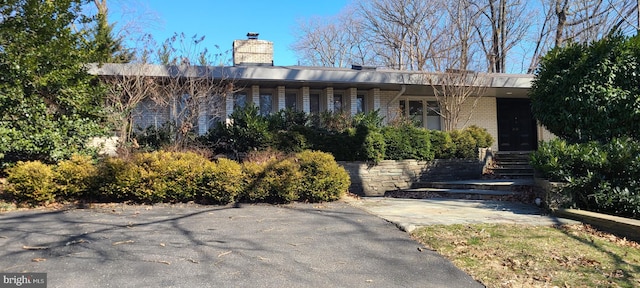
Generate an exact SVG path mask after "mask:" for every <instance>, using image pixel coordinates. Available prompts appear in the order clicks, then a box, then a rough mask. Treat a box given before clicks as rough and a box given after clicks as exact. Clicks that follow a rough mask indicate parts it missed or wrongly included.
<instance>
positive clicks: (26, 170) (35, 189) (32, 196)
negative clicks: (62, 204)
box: [5, 161, 56, 206]
mask: <svg viewBox="0 0 640 288" xmlns="http://www.w3.org/2000/svg"><path fill="white" fill-rule="evenodd" d="M7 174H8V177H7V184H8V185H7V187H6V189H5V193H7V194H8V195H9V196H10V197H11V198H13V199H14V200H15V201H16V202H18V203H25V204H29V205H32V206H33V205H41V204H47V203H51V202H53V201H54V199H55V196H56V195H55V192H56V184H55V182H54V179H55V173H54V171H53V167H52V166H50V165H47V164H44V163H42V162H40V161H28V162H22V161H19V162H18V163H17V164H16V165H15V166H13V167H11V168H8V169H7Z"/></svg>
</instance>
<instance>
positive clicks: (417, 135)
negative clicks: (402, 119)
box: [382, 124, 433, 160]
mask: <svg viewBox="0 0 640 288" xmlns="http://www.w3.org/2000/svg"><path fill="white" fill-rule="evenodd" d="M382 134H383V135H384V139H385V148H386V150H385V159H389V160H402V159H418V160H431V159H433V153H432V151H431V141H430V140H429V130H426V129H422V128H417V127H415V126H413V125H410V124H404V125H398V126H387V127H384V128H383V129H382Z"/></svg>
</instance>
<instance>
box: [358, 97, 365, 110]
mask: <svg viewBox="0 0 640 288" xmlns="http://www.w3.org/2000/svg"><path fill="white" fill-rule="evenodd" d="M364 112H365V109H364V94H358V96H356V113H364Z"/></svg>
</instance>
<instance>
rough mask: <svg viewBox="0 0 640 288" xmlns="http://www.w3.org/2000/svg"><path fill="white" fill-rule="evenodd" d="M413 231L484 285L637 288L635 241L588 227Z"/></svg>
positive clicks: (639, 254)
mask: <svg viewBox="0 0 640 288" xmlns="http://www.w3.org/2000/svg"><path fill="white" fill-rule="evenodd" d="M412 235H413V237H415V238H416V239H417V240H418V241H420V242H421V243H423V244H424V245H426V246H427V247H429V248H430V249H433V250H435V251H437V252H438V253H440V254H442V255H443V256H445V257H446V258H448V259H450V260H451V261H453V263H454V264H455V265H456V266H458V267H459V268H460V269H462V270H464V271H465V272H467V273H468V274H470V275H471V276H472V277H474V278H475V279H476V280H478V281H480V282H482V283H483V284H484V285H486V286H487V287H553V286H558V287H639V286H640V245H639V244H638V243H636V242H633V241H627V240H626V239H622V238H618V237H616V236H614V235H611V234H608V233H603V232H600V231H597V230H595V229H593V228H592V227H590V226H588V225H581V224H580V225H565V226H558V227H543V226H535V227H534V226H522V225H505V224H474V225H434V226H427V227H424V228H420V229H417V230H415V231H414V232H413V233H412Z"/></svg>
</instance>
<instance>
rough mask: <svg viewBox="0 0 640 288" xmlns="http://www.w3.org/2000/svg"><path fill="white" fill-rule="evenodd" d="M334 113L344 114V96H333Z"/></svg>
mask: <svg viewBox="0 0 640 288" xmlns="http://www.w3.org/2000/svg"><path fill="white" fill-rule="evenodd" d="M333 112H336V113H342V94H333Z"/></svg>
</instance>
